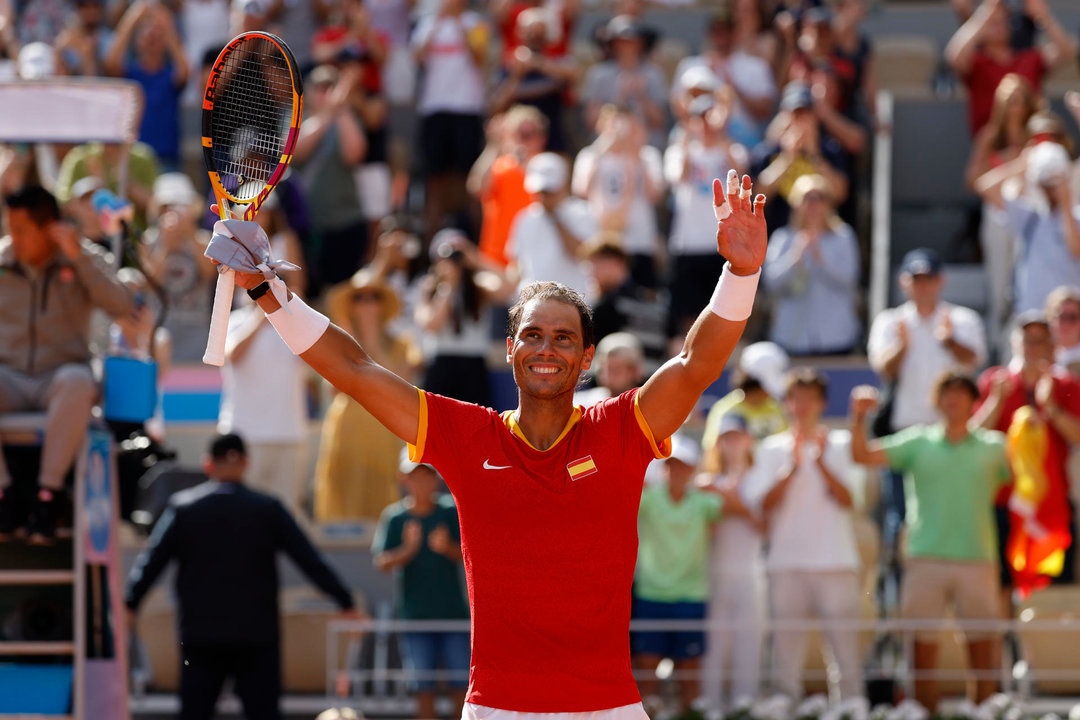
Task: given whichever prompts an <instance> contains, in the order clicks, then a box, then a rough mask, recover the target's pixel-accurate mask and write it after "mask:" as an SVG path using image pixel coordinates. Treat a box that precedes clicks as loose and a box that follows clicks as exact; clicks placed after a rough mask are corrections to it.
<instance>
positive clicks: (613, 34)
mask: <svg viewBox="0 0 1080 720" xmlns="http://www.w3.org/2000/svg"><path fill="white" fill-rule="evenodd" d="M607 34H608V37H609V38H610V40H611V55H612V57H611V60H605V61H603V62H600V63H597V64H595V65H593V66H592V67H591V68H589V70H588V72H587V73H586V74H585V80H584V84H583V88H582V91H581V94H582V97H581V100H582V103H583V104H584V106H585V124H586V125H587V126H588V127H590V128H596V129H597V132H598V133H600V132H602V130H601V129H600V128H599V120H600V115H601V110H602V109H603V107H604V106H605V105H617V106H619V107H625V108H628V109H629V110H630V111H631V112H632V113H634V114H636V115H637V116H639V117H640V118H641V121H642V122H643V123H644V127H645V129H646V132H647V135H646V138H647V140H648V142H649V143H650V144H651V145H653V146H654V147H663V145H664V139H665V136H664V133H665V131H666V129H667V110H666V109H665V107H664V106H665V104H666V102H667V84H666V82H665V80H664V74H663V72H662V71H661V70H660V68H659V67H657V66H656V65H655V64H653V63H652V62H651V61H650V60H649V59H648V55H647V54H646V53H645V42H644V38H643V35H642V27H641V25H639V24H638V22H637V21H636V20H634V19H633V18H631V17H628V16H626V15H616V16H615V17H614V18H612V19H611V22H609V23H608V25H607Z"/></svg>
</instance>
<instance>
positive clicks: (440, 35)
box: [412, 0, 491, 237]
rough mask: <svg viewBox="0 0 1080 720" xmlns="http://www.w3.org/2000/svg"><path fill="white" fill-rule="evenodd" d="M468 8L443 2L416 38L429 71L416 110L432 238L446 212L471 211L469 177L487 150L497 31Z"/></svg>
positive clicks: (456, 0) (457, 0) (457, 1)
mask: <svg viewBox="0 0 1080 720" xmlns="http://www.w3.org/2000/svg"><path fill="white" fill-rule="evenodd" d="M466 5H467V3H466V1H465V0H440V6H439V12H438V14H437V15H434V16H431V15H426V16H424V17H422V18H421V19H420V21H419V22H418V23H417V26H416V30H414V31H413V36H412V46H413V48H414V52H415V53H416V57H417V60H418V62H419V63H420V66H421V68H422V70H423V80H422V82H421V86H420V96H419V100H418V101H417V105H416V111H417V113H418V114H419V115H420V138H419V149H420V153H421V156H422V157H423V158H424V171H425V173H426V177H427V185H426V189H425V193H424V203H425V208H424V214H425V231H426V233H427V234H428V236H429V237H430V236H431V235H432V234H433V233H434V232H435V230H436V228H438V227H440V223H441V222H442V219H443V216H444V214H445V213H447V212H453V211H460V210H462V209H465V207H466V201H467V198H466V194H465V178H466V176H467V175H468V174H469V169H470V168H471V167H472V165H473V163H474V162H475V161H476V158H477V157H479V155H480V151H481V149H482V148H481V145H480V143H481V142H482V140H483V132H484V127H483V115H484V108H485V104H486V100H485V94H484V75H483V73H484V65H485V61H486V59H487V54H488V46H489V43H490V40H491V29H490V27H489V26H488V24H487V21H486V20H485V19H484V18H483V16H481V15H480V14H478V13H476V12H473V11H472V10H468V9H466Z"/></svg>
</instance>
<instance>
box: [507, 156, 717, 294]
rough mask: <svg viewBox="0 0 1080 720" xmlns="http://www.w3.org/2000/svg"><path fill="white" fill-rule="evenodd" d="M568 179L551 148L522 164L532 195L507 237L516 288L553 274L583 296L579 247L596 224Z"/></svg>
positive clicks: (585, 285) (584, 285)
mask: <svg viewBox="0 0 1080 720" xmlns="http://www.w3.org/2000/svg"><path fill="white" fill-rule="evenodd" d="M569 183H570V172H569V170H568V169H567V166H566V160H564V159H563V158H562V156H560V155H556V154H555V153H550V152H546V153H540V154H539V155H537V156H535V157H534V158H533V159H532V160H530V161H529V164H528V165H527V166H526V170H525V191H526V192H528V193H531V194H532V195H533V197H534V198H536V199H535V200H533V202H532V203H531V204H530V205H529V206H528V207H526V208H525V209H524V210H522V211H521V212H519V213H518V215H517V217H516V218H515V219H514V224H513V225H512V226H511V227H510V239H509V241H507V243H506V255H507V257H508V258H509V259H510V262H511V272H512V275H513V276H516V277H517V278H518V287H519V288H521V287H524V286H525V285H528V284H529V283H531V282H533V281H536V280H554V281H555V282H560V283H562V284H563V285H566V286H567V287H570V288H573V289H574V290H577V291H578V292H579V293H581V294H582V295H583V296H586V297H587V296H588V293H589V289H590V288H589V277H588V271H587V269H586V266H585V261H584V259H583V257H582V255H583V252H582V251H583V245H584V243H585V242H587V241H588V240H589V239H590V238H592V236H593V235H594V234H595V232H596V226H595V223H594V221H593V218H592V215H591V214H590V213H589V208H588V205H586V203H585V201H584V200H582V199H581V198H573V197H570V192H569V188H568V187H567V186H568V185H569ZM702 304H704V303H702Z"/></svg>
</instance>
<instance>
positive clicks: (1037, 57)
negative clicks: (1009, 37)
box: [964, 49, 1049, 134]
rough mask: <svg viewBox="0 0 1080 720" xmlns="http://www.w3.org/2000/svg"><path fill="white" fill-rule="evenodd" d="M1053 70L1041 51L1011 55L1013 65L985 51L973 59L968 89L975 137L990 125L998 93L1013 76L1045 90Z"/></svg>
mask: <svg viewBox="0 0 1080 720" xmlns="http://www.w3.org/2000/svg"><path fill="white" fill-rule="evenodd" d="M1048 70H1049V68H1048V67H1047V65H1046V61H1045V60H1044V59H1043V56H1042V53H1040V52H1039V51H1038V50H1030V49H1029V50H1018V51H1016V52H1014V53H1011V57H1010V58H1009V62H1008V63H1007V64H1003V63H1001V62H998V61H997V60H995V59H994V58H993V57H991V56H990V55H988V54H987V53H984V52H982V51H977V52H976V53H975V55H974V56H973V57H972V59H971V70H970V72H968V74H967V75H966V76H964V85H966V86H967V89H968V96H969V100H968V122H969V124H970V125H971V132H972V134H974V133H977V132H978V131H979V130H980V129H981V128H982V127H983V126H984V125H986V123H988V122H990V111H991V110H992V109H993V107H994V91H996V90H997V86H998V84H999V83H1000V82H1001V80H1002V78H1004V77H1005V76H1006V75H1008V74H1009V73H1016V74H1017V75H1019V76H1020V77H1022V78H1024V79H1025V80H1027V81H1028V82H1029V83H1031V86H1032V87H1034V88H1038V87H1042V80H1043V77H1045V76H1046V73H1047V71H1048Z"/></svg>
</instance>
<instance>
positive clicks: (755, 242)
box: [638, 176, 768, 440]
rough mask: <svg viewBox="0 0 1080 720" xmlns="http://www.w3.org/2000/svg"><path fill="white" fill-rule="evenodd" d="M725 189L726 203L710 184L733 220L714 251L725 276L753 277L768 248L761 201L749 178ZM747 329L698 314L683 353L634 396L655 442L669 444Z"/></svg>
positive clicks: (720, 231)
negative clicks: (722, 262)
mask: <svg viewBox="0 0 1080 720" xmlns="http://www.w3.org/2000/svg"><path fill="white" fill-rule="evenodd" d="M727 189H728V190H734V192H733V193H729V194H728V195H727V196H726V198H725V195H724V191H723V188H722V187H721V183H720V181H719V180H715V181H713V196H714V199H713V201H714V203H715V204H716V205H717V206H723V205H724V204H725V203H726V204H727V206H728V207H730V208H731V214H730V215H728V216H727V217H725V218H724V219H723V220H721V221H719V223H718V225H717V238H716V241H717V249H718V250H719V252H720V254H721V255H722V256H724V257H726V258H727V259H728V265H729V268H728V269H727V270H725V272H730V273H731V274H732V275H735V276H749V275H754V274H755V273H757V272H759V270H760V269H761V264H762V263H763V262H764V261H765V249H766V245H767V243H768V231H767V229H766V227H765V218H764V215H763V212H764V209H765V197H764V196H763V195H758V196H757V198H756V199H755V198H754V197H753V189H752V187H751V184H750V178H749V177H748V176H744V177H743V181H742V185H741V188H739V189H736V188H733V187H728V188H727ZM730 280H734V281H736V282H737V281H738V280H740V278H730ZM745 326H746V320H745V319H744V320H739V321H734V320H728V319H725V318H723V317H720V316H719V315H717V314H716V313H715V312H713V310H712V309H711V308H705V309H704V310H702V312H701V314H700V315H699V316H698V319H697V320H696V321H695V322H694V325H693V327H691V328H690V332H689V333H687V335H686V342H685V344H684V345H683V349H682V352H680V353H679V354H678V355H677V356H675V357H673V358H672V359H671V360H668V361H667V362H666V363H664V365H663V366H662V367H661V368H660V369H659V370H657V371H656V372H655V373H654V374H653V376H652V377H651V378H649V379H648V381H647V382H646V383H645V386H644V387H643V388H642V389H641V391H640V393H639V394H638V405H639V407H640V408H641V412H642V414H643V415H644V417H645V421H646V422H647V423H648V424H649V428H650V429H651V430H652V432H653V435H654V437H656V438H657V439H658V440H660V439H663V438H667V437H669V436H670V435H671V434H672V433H674V432H675V431H676V430H678V429H679V427H680V426H681V425H682V424H683V422H684V421H685V420H686V417H687V415H689V414H690V411H691V410H693V409H694V405H695V404H696V403H697V401H698V398H700V397H701V394H702V393H703V392H704V391H705V390H706V388H708V387H709V386H710V385H711V384H713V383H714V382H716V380H717V379H719V377H720V373H721V372H722V371H723V369H724V365H726V364H727V361H728V357H730V355H731V352H732V350H734V349H735V344H736V343H737V342H739V338H740V337H741V336H742V332H743V328H744V327H745Z"/></svg>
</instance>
